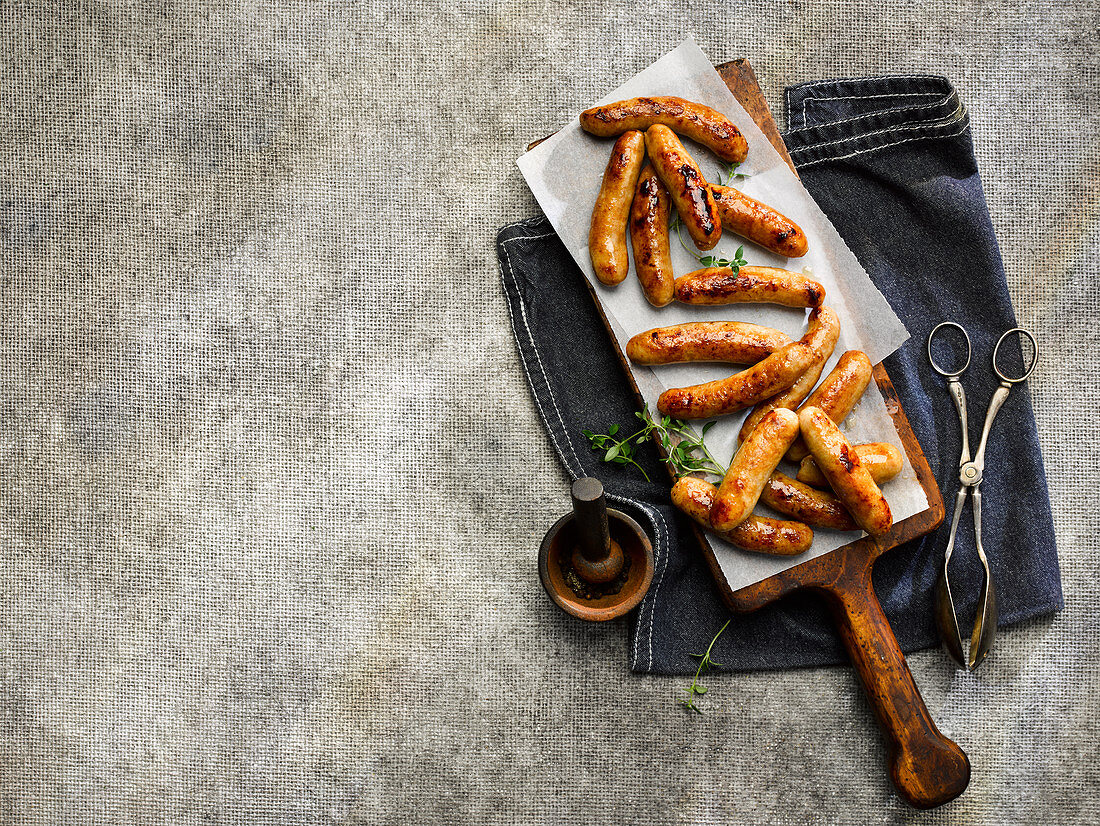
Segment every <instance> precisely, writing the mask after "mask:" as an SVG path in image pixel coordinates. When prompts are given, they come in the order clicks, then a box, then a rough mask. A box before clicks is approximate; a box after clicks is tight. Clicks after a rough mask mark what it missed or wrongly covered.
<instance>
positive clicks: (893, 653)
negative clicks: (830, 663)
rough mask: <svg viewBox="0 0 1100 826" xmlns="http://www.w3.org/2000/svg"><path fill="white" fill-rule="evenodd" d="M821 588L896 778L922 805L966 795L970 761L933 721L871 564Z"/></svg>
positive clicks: (907, 796) (912, 799)
mask: <svg viewBox="0 0 1100 826" xmlns="http://www.w3.org/2000/svg"><path fill="white" fill-rule="evenodd" d="M849 570H850V574H849V575H848V576H846V577H844V578H843V579H842V580H839V581H836V582H833V583H831V584H830V585H829V586H828V587H821V588H818V589H815V590H819V592H820V593H823V594H824V595H825V597H826V600H827V601H828V603H829V606H830V608H831V609H832V611H833V614H834V616H835V618H836V623H837V628H838V629H839V631H840V637H841V640H842V641H843V642H844V647H845V648H847V649H848V656H850V657H851V658H852V662H853V664H854V665H855V667H856V671H858V672H859V678H860V681H861V682H862V683H863V688H864V690H865V691H866V693H867V700H868V702H870V704H871V707H872V708H873V709H874V711H875V716H876V717H877V718H878V721H879V724H880V725H881V726H882V730H883V732H884V733H885V734H886V737H887V740H888V741H889V751H890V777H891V778H892V779H893V781H894V785H895V786H897V789H898V792H900V793H901V796H902V797H904V798H905V799H906V800H907V801H908V802H909V803H910V804H912V805H913V806H916V807H917V808H918V809H931V808H933V807H935V806H941V805H943V804H944V803H947V802H948V801H949V800H953V799H955V798H956V797H958V796H959V795H960V794H962V793H963V790H964V789H966V784H967V783H968V782H969V781H970V761H969V760H967V758H966V754H965V753H964V752H963V750H962V749H961V748H959V747H958V746H957V745H956V744H955V743H954V742H953V741H951V740H949V739H948V738H947V737H945V736H944V735H943V734H941V733H940V730H939V729H938V728H936V724H935V723H934V722H933V721H932V717H931V715H930V714H929V713H928V708H927V707H926V706H925V704H924V699H923V698H922V697H921V696H920V691H919V690H918V689H917V685H916V683H914V682H913V675H912V674H911V673H910V671H909V666H908V665H907V664H906V662H905V656H904V655H903V654H902V653H901V648H900V647H899V646H898V641H897V638H896V637H895V636H894V632H893V631H892V630H891V628H890V623H889V622H887V620H886V614H884V613H883V612H882V606H881V605H880V604H879V601H878V597H876V596H875V591H874V588H873V587H872V585H871V566H870V565H866V566H861V567H855V568H853V569H849Z"/></svg>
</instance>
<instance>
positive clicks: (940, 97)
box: [790, 92, 951, 132]
mask: <svg viewBox="0 0 1100 826" xmlns="http://www.w3.org/2000/svg"><path fill="white" fill-rule="evenodd" d="M929 96H934V97H936V100H935V101H933V102H932V103H926V104H924V105H923V106H907V107H903V108H899V109H880V110H878V111H877V112H867V113H866V114H863V115H854V116H853V117H850V118H845V119H844V120H831V121H829V122H828V123H815V124H814V125H813V126H806V123H807V121H808V120H809V115H808V114H807V113H806V105H807V104H809V103H813V102H814V101H817V100H871V99H872V98H910V97H929ZM950 99H951V95H950V94H946V95H945V94H943V93H942V92H902V93H900V94H896V95H841V96H839V97H824V98H804V99H803V100H802V128H801V129H792V130H790V131H792V132H803V131H805V130H807V129H817V128H818V127H820V126H836V125H838V124H841V123H851V122H852V121H856V120H862V119H863V118H873V117H875V116H876V115H893V114H895V113H897V112H915V111H918V110H920V109H931V108H933V107H935V106H941V105H943V104H944V103H946V102H947V101H948V100H950Z"/></svg>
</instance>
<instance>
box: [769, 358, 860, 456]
mask: <svg viewBox="0 0 1100 826" xmlns="http://www.w3.org/2000/svg"><path fill="white" fill-rule="evenodd" d="M870 381H871V360H870V359H869V358H867V354H866V353H862V352H860V351H859V350H849V351H848V352H847V353H845V354H844V355H842V356H841V357H840V360H839V361H837V363H836V367H834V368H833V371H832V372H831V373H829V375H828V376H826V377H825V381H823V382H821V386H820V387H818V388H817V389H816V390H815V391H814V392H813V393H811V394H810V397H809V398H808V399H806V401H805V402H803V404H802V407H820V408H821V409H822V410H824V411H825V414H826V415H827V416H828V417H829V418H830V419H832V420H833V421H834V422H836V423H837V424H840V423H841V422H842V421H844V419H845V418H846V417H847V415H848V414H849V413H851V412H852V408H853V407H855V406H856V402H858V401H859V400H860V398H861V397H862V396H863V392H864V391H865V390H866V389H867V385H868V384H869V383H870ZM809 453H810V450H809V448H807V447H806V442H805V440H804V439H801V438H799V439H796V440H795V443H794V444H793V445H791V449H790V450H788V451H787V459H789V460H790V461H792V462H801V461H802V460H803V459H804V458H805V457H806V456H808V455H809Z"/></svg>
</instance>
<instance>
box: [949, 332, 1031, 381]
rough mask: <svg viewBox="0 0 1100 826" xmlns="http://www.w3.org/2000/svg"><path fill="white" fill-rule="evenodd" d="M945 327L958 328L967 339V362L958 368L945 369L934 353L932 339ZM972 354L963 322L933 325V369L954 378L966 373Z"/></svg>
mask: <svg viewBox="0 0 1100 826" xmlns="http://www.w3.org/2000/svg"><path fill="white" fill-rule="evenodd" d="M944 327H954V328H955V329H956V330H958V331H959V332H960V333H962V334H963V338H964V339H966V363H965V364H963V366H962V367H960V368H959V369H958V370H944V369H943V368H942V367H940V366H939V365H938V364H936V359H935V357H934V356H933V355H932V339H933V338H935V337H936V333H938V332H939V331H940V330H941V329H942V328H944ZM1009 332H1012V331H1011V330H1010V331H1009ZM1006 335H1007V333H1006ZM970 354H971V348H970V336H968V335H967V334H966V330H964V329H963V327H962V325H961V324H956V323H955V322H954V321H943V322H941V323H939V324H937V325H936V326H935V327H933V328H932V332H930V333H929V334H928V363H929V364H931V365H932V369H933V370H935V371H936V372H937V373H939V374H940V375H941V376H946V377H947V378H949V379H953V378H955V377H956V376H961V375H962V374H963V373H965V372H966V368H967V367H969V366H970ZM994 366H996V365H994ZM1024 378H1027V376H1024Z"/></svg>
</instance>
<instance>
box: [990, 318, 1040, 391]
mask: <svg viewBox="0 0 1100 826" xmlns="http://www.w3.org/2000/svg"><path fill="white" fill-rule="evenodd" d="M1013 333H1019V334H1020V335H1022V336H1025V337H1026V338H1027V339H1028V340H1029V341H1030V342H1031V350H1032V356H1031V364H1029V365H1028V367H1027V370H1026V371H1025V372H1024V374H1023V375H1022V376H1020V377H1019V378H1010V377H1008V376H1006V375H1005V374H1004V373H1002V372H1001V368H1000V367H998V366H997V353H998V351H999V350H1000V349H1001V345H1002V344H1004V340H1005V339H1006V338H1008V337H1009V336H1010V335H1012V334H1013ZM1038 361H1039V345H1038V343H1037V342H1036V341H1035V336H1033V335H1032V334H1031V333H1029V332H1028V331H1027V330H1025V329H1024V328H1023V327H1013V328H1012V329H1011V330H1006V331H1005V333H1004V335H1002V336H1001V337H1000V338H999V339H997V346H996V347H994V348H993V371H994V372H995V373H996V374H997V375H998V376H1000V377H1001V381H1006V382H1008V383H1009V384H1019V383H1020V382H1022V381H1027V377H1028V376H1030V375H1031V371H1033V370H1034V369H1035V364H1036V362H1038Z"/></svg>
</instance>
